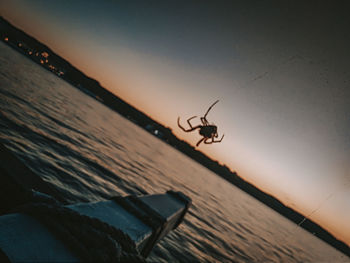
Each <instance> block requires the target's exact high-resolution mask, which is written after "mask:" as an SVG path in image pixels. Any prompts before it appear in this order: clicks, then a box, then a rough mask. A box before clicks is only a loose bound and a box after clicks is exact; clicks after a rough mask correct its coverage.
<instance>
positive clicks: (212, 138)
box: [212, 134, 225, 142]
mask: <svg viewBox="0 0 350 263" xmlns="http://www.w3.org/2000/svg"><path fill="white" fill-rule="evenodd" d="M224 136H225V134H223V135H222V137H221V139H220V140H217V141H215V140H214V137H212V142H221V141H222V139H223V138H224Z"/></svg>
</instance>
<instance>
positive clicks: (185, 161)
mask: <svg viewBox="0 0 350 263" xmlns="http://www.w3.org/2000/svg"><path fill="white" fill-rule="evenodd" d="M175 121H176V120H174V122H175ZM0 142H1V143H3V144H4V145H6V147H7V148H9V149H10V150H11V151H12V152H13V153H14V154H15V155H17V156H18V158H20V159H21V160H22V162H23V163H24V164H25V165H26V166H28V167H29V168H30V169H32V170H33V171H34V172H35V174H37V176H40V177H41V178H42V179H43V180H44V181H46V182H47V183H48V184H50V185H52V186H53V187H55V188H57V189H58V190H59V191H60V192H61V193H62V197H63V198H64V199H65V200H66V201H67V202H69V203H76V202H88V201H97V200H105V199H107V198H110V197H112V196H119V195H121V196H125V195H130V194H136V195H143V194H156V193H164V192H166V191H167V190H175V191H181V192H183V193H184V194H185V195H187V196H189V197H190V198H191V199H192V202H193V205H192V206H191V208H190V210H189V212H188V213H187V215H186V216H185V219H184V221H183V223H182V224H181V225H180V226H179V227H178V228H177V229H176V230H175V231H173V232H171V233H170V234H168V235H167V236H166V237H164V238H163V239H162V240H161V241H160V242H159V244H157V245H156V247H155V248H154V249H153V251H152V252H151V254H150V255H149V257H148V258H147V260H148V262H249V263H251V262H300V263H305V262H318V263H320V262H327V263H330V262H333V263H334V262H350V259H349V258H348V257H347V256H346V255H344V254H342V253H341V252H339V251H338V250H336V249H335V248H333V247H331V246H329V245H328V244H327V243H325V242H323V241H322V240H320V239H318V238H317V237H315V236H314V235H312V234H311V233H309V232H306V231H305V230H303V229H302V228H300V227H297V226H296V225H295V224H294V223H292V222H290V221H289V220H288V219H286V218H284V217H283V216H281V215H280V214H278V213H276V212H275V211H273V210H272V209H270V208H269V207H267V206H265V205H264V204H262V203H260V202H259V201H257V200H256V199H254V198H253V197H251V196H250V195H248V194H247V193H245V192H243V191H241V190H240V189H239V188H237V187H235V186H234V185H232V184H230V183H228V182H227V181H225V180H224V179H222V178H221V177H219V176H218V175H216V174H215V173H213V172H211V171H210V170H208V169H207V168H205V167H203V166H202V165H201V164H199V163H197V162H195V161H193V160H192V159H190V158H188V157H187V156H185V155H184V154H182V153H181V152H179V151H178V150H176V149H174V148H172V147H171V146H169V145H167V144H166V143H164V142H163V141H161V140H159V139H158V138H156V137H155V136H153V135H151V134H150V133H148V132H147V131H145V130H143V129H142V128H140V127H139V126H137V125H135V124H134V123H132V122H130V121H129V120H128V119H126V118H124V117H123V116H121V115H120V114H118V113H117V112H115V111H113V110H111V109H110V108H108V107H106V106H105V105H103V104H102V103H101V102H100V101H98V100H96V99H94V98H92V97H90V96H89V95H87V94H85V93H83V92H82V91H80V90H78V89H77V88H75V87H73V86H71V85H70V84H68V83H67V82H65V81H63V80H62V79H60V78H59V77H57V76H56V75H54V74H52V73H51V72H49V71H47V70H45V69H44V68H42V67H40V66H39V65H37V64H35V63H34V62H32V61H31V60H29V59H28V58H27V57H25V56H24V55H22V54H20V53H18V52H17V51H15V50H13V49H12V48H10V47H8V46H7V45H5V44H4V43H1V42H0ZM211 147H215V146H211ZM233 158H234V157H233ZM0 183H1V182H0Z"/></svg>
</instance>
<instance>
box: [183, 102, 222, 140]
mask: <svg viewBox="0 0 350 263" xmlns="http://www.w3.org/2000/svg"><path fill="white" fill-rule="evenodd" d="M218 102H219V100H217V101H215V102H214V103H213V104H212V105H211V106H210V107H209V109H208V110H207V112H206V113H205V114H204V116H203V117H201V118H200V120H201V122H202V125H197V126H192V124H191V122H190V120H192V119H194V118H196V117H197V116H193V117H191V118H189V119H188V120H187V123H188V125H189V126H190V128H189V129H185V128H184V127H182V126H181V124H180V117H178V118H177V125H178V126H179V127H180V128H181V129H182V130H183V131H184V132H192V131H194V130H197V129H199V134H200V135H201V136H203V138H202V139H200V140H199V141H198V142H197V144H196V147H198V146H199V144H200V143H201V142H204V143H205V144H212V143H218V142H221V141H222V139H223V138H224V135H222V137H221V139H220V140H215V138H218V137H219V134H218V127H217V126H216V125H215V124H213V123H211V124H210V123H209V121H208V120H207V115H208V113H209V111H210V110H211V108H212V107H213V106H214V105H215V104H216V103H218ZM210 139H211V140H210Z"/></svg>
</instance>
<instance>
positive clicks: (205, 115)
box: [203, 100, 219, 120]
mask: <svg viewBox="0 0 350 263" xmlns="http://www.w3.org/2000/svg"><path fill="white" fill-rule="evenodd" d="M218 102H219V100H217V101H215V102H214V103H213V104H212V105H211V106H210V107H209V109H208V110H207V112H206V113H205V114H204V117H203V118H204V119H205V120H207V119H206V117H207V115H208V113H209V111H210V110H211V108H213V107H214V105H215V104H216V103H218Z"/></svg>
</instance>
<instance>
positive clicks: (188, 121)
mask: <svg viewBox="0 0 350 263" xmlns="http://www.w3.org/2000/svg"><path fill="white" fill-rule="evenodd" d="M196 117H197V116H193V117H191V118H189V119H188V120H187V123H188V125H190V127H191V128H193V126H192V124H191V123H190V120H192V119H194V118H196Z"/></svg>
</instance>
